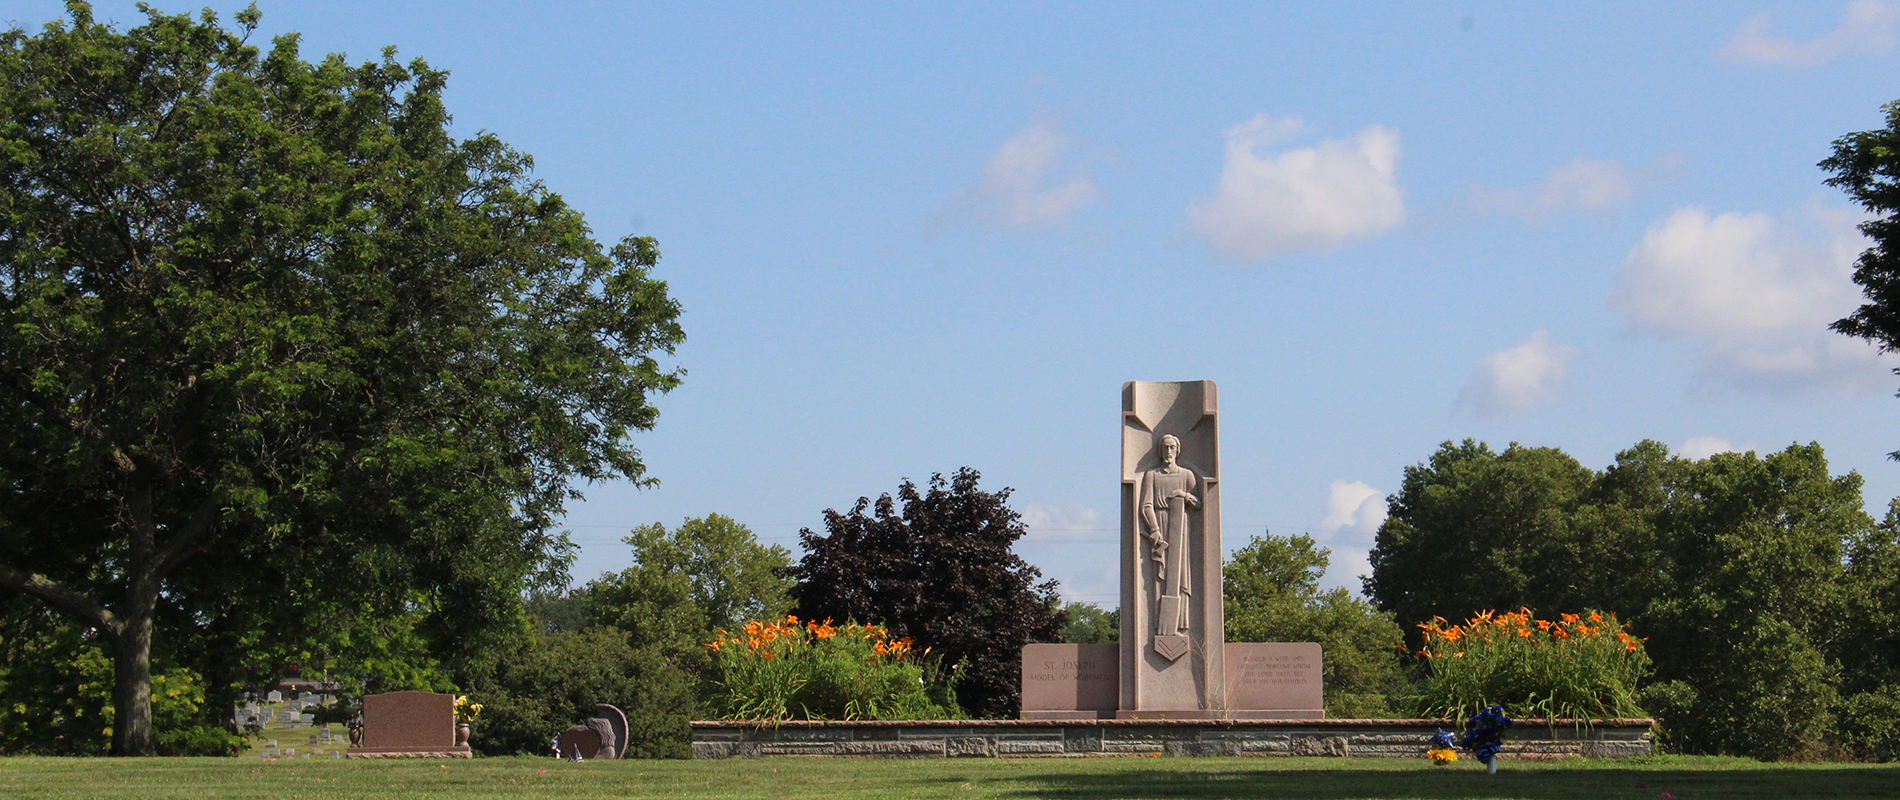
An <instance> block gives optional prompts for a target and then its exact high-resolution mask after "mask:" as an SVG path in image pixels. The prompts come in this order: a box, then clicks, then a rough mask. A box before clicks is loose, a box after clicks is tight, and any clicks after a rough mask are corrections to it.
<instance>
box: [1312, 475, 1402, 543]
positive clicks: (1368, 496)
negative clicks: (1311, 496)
mask: <svg viewBox="0 0 1900 800" xmlns="http://www.w3.org/2000/svg"><path fill="white" fill-rule="evenodd" d="M1385 511H1386V507H1385V492H1381V491H1379V490H1378V489H1374V488H1372V487H1371V486H1367V485H1366V484H1365V482H1363V481H1353V482H1351V483H1347V482H1345V481H1333V485H1332V486H1331V487H1329V488H1328V489H1327V491H1326V516H1325V518H1323V519H1321V520H1320V523H1319V527H1320V529H1321V530H1324V531H1327V532H1341V533H1355V534H1360V535H1362V536H1370V535H1372V534H1373V533H1376V532H1378V530H1379V523H1381V522H1384V521H1385Z"/></svg>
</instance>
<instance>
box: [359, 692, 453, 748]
mask: <svg viewBox="0 0 1900 800" xmlns="http://www.w3.org/2000/svg"><path fill="white" fill-rule="evenodd" d="M468 752H469V748H468V745H458V744H456V743H455V695H452V694H442V693H438V692H389V693H386V694H371V695H364V696H363V743H362V745H361V746H360V747H355V748H351V750H350V753H349V755H350V756H351V757H353V758H402V757H415V758H452V757H466V755H467V754H468Z"/></svg>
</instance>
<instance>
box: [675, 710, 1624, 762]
mask: <svg viewBox="0 0 1900 800" xmlns="http://www.w3.org/2000/svg"><path fill="white" fill-rule="evenodd" d="M1459 727H1460V726H1459V725H1458V723H1457V722H1455V721H1453V720H1444V719H1328V720H1317V719H1316V720H1297V719H1293V720H1237V719H1226V720H1116V719H1107V720H1015V719H1005V720H941V721H930V720H924V721H907V722H887V721H853V722H837V721H796V720H795V721H787V722H779V723H776V724H770V723H768V724H763V725H762V724H759V723H756V722H736V721H714V722H694V723H692V730H693V757H694V758H756V757H761V756H819V757H855V758H969V757H979V758H980V757H989V758H1026V757H1056V758H1086V757H1109V756H1151V755H1169V756H1194V757H1200V756H1330V757H1340V758H1418V759H1424V758H1426V755H1425V751H1426V750H1427V749H1429V748H1430V747H1431V742H1432V734H1433V733H1435V732H1436V731H1437V730H1438V729H1439V728H1446V729H1449V730H1457V729H1458V728H1459ZM1654 728H1655V721H1654V720H1649V719H1607V720H1606V719H1599V720H1588V721H1585V720H1549V721H1546V720H1539V719H1525V720H1518V725H1517V727H1515V728H1512V729H1511V732H1510V735H1509V736H1507V737H1506V738H1505V740H1504V751H1503V752H1502V753H1501V754H1500V755H1501V757H1502V758H1507V759H1518V760H1529V761H1555V760H1560V759H1569V758H1631V757H1635V756H1647V755H1650V754H1652V753H1653V752H1654V748H1653V745H1652V734H1653V731H1654Z"/></svg>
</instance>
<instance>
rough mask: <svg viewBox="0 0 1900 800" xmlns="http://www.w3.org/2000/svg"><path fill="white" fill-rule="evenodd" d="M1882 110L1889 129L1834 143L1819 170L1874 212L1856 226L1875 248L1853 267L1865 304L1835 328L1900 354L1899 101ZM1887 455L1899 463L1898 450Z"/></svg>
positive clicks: (1853, 134) (1884, 349)
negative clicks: (1870, 216) (1823, 171)
mask: <svg viewBox="0 0 1900 800" xmlns="http://www.w3.org/2000/svg"><path fill="white" fill-rule="evenodd" d="M1881 110H1882V111H1884V112H1886V115H1887V127H1885V128H1875V129H1873V130H1867V131H1859V132H1856V133H1850V134H1847V135H1846V136H1842V137H1841V138H1839V139H1835V140H1834V154H1833V155H1831V156H1829V157H1828V158H1827V159H1826V160H1824V161H1822V162H1821V168H1822V169H1824V170H1827V171H1828V172H1829V173H1832V174H1833V177H1831V178H1828V179H1827V184H1828V185H1829V186H1834V187H1837V188H1839V189H1841V190H1843V191H1845V192H1847V196H1848V197H1852V198H1853V199H1854V200H1855V201H1857V202H1859V203H1860V204H1861V206H1863V207H1865V208H1866V209H1867V210H1868V211H1871V212H1873V213H1874V218H1873V219H1870V220H1867V221H1866V222H1863V223H1861V224H1860V230H1861V232H1862V233H1865V234H1867V237H1868V238H1870V239H1872V240H1873V242H1874V244H1873V246H1872V247H1869V248H1867V250H1866V252H1863V253H1861V255H1860V260H1859V261H1858V262H1857V263H1856V264H1855V265H1854V282H1855V283H1858V284H1860V286H1861V289H1862V290H1863V291H1865V293H1866V295H1867V302H1866V303H1864V304H1862V305H1861V307H1860V308H1859V309H1857V310H1855V311H1854V313H1853V314H1850V315H1848V316H1847V318H1845V319H1842V320H1840V321H1838V322H1835V323H1834V325H1833V328H1834V330H1837V331H1840V332H1841V333H1845V334H1847V335H1849V336H1858V337H1861V338H1863V339H1868V340H1870V341H1873V342H1874V343H1876V344H1878V345H1880V349H1881V350H1883V351H1886V352H1893V351H1897V350H1900V100H1896V101H1894V102H1891V103H1888V104H1887V105H1885V106H1883V107H1882V108H1881ZM1895 371H1896V372H1900V370H1895ZM1889 455H1890V457H1892V458H1894V459H1897V460H1900V451H1896V452H1894V453H1891V454H1889Z"/></svg>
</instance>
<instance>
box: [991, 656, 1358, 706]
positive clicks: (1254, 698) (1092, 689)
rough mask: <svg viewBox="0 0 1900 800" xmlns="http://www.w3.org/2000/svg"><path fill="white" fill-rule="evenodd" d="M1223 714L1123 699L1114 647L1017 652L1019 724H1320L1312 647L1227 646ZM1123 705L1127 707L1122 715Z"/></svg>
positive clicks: (1317, 665) (1320, 695) (1316, 661)
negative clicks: (1160, 721)
mask: <svg viewBox="0 0 1900 800" xmlns="http://www.w3.org/2000/svg"><path fill="white" fill-rule="evenodd" d="M1221 652H1222V656H1223V659H1224V660H1223V661H1222V665H1221V666H1222V669H1221V671H1220V672H1219V673H1217V674H1220V675H1222V676H1223V678H1224V680H1225V685H1224V686H1223V687H1222V688H1223V691H1221V692H1219V693H1210V694H1215V695H1216V696H1218V697H1220V698H1222V701H1223V702H1224V704H1225V705H1224V707H1214V708H1171V707H1169V706H1168V705H1166V704H1165V703H1156V702H1152V701H1149V702H1144V701H1145V700H1146V698H1143V697H1141V696H1140V695H1139V693H1138V692H1137V693H1136V696H1135V697H1134V698H1133V699H1132V702H1130V698H1128V697H1126V696H1125V695H1124V694H1123V691H1124V689H1125V688H1126V687H1125V686H1124V685H1123V682H1122V680H1121V655H1122V654H1121V645H1117V644H1032V645H1026V646H1024V647H1023V660H1022V681H1023V682H1022V687H1023V692H1022V718H1023V719H1037V720H1065V719H1182V720H1187V719H1325V718H1326V709H1325V703H1324V693H1323V692H1322V691H1321V679H1320V666H1321V663H1322V658H1321V655H1322V654H1321V652H1320V646H1319V645H1317V644H1313V643H1311V642H1269V643H1258V642H1227V643H1225V644H1224V645H1223V646H1222V651H1221ZM1123 703H1129V705H1130V706H1131V707H1127V708H1124V707H1123Z"/></svg>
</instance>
